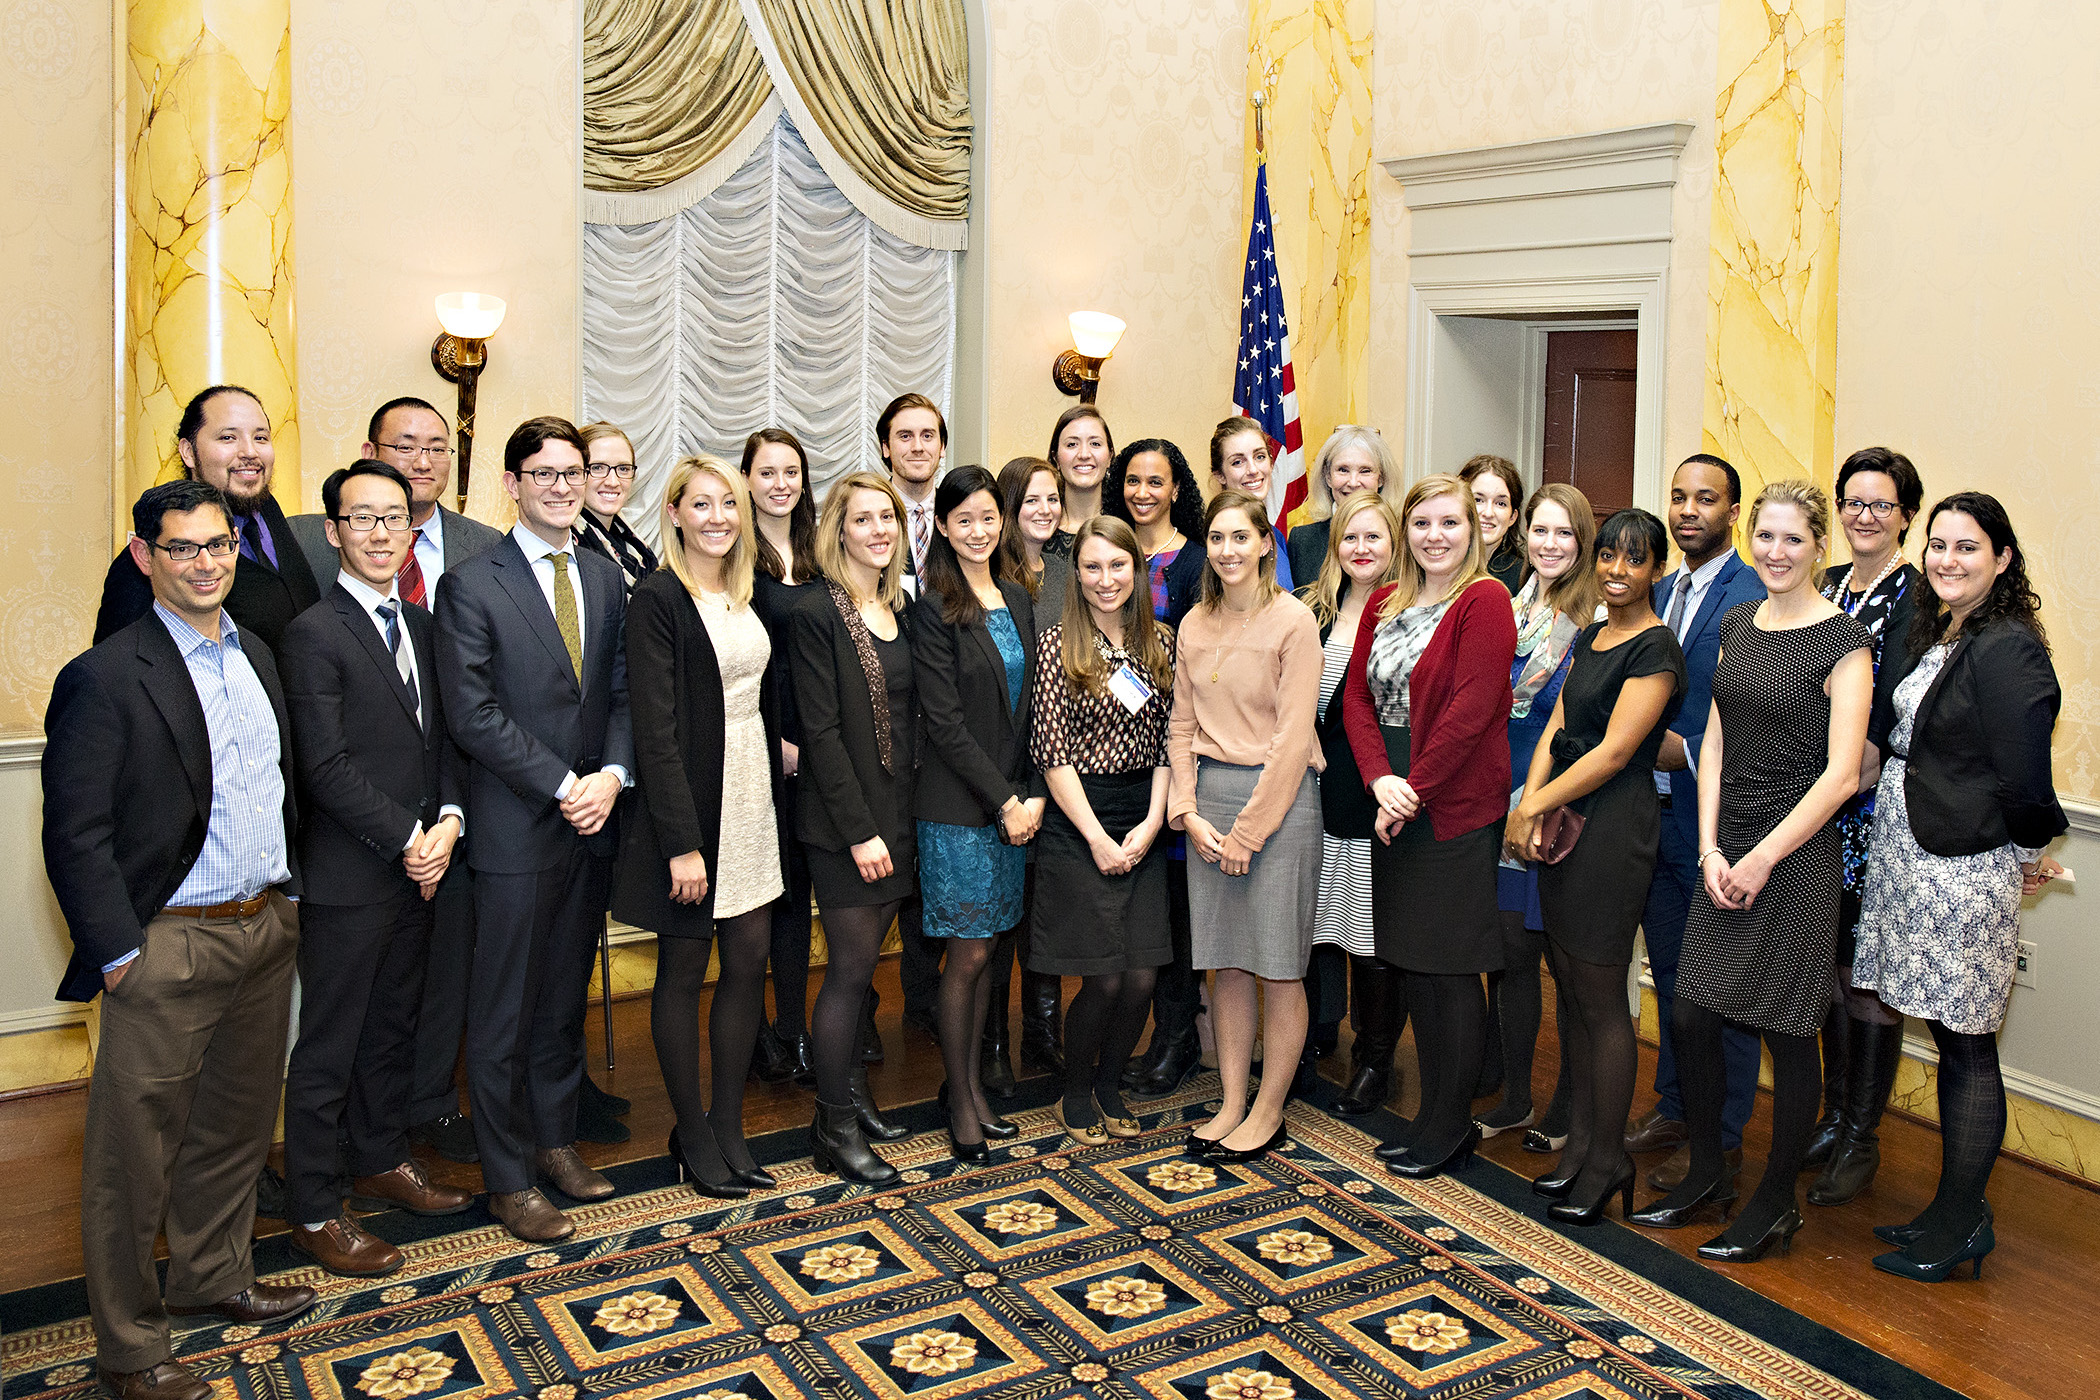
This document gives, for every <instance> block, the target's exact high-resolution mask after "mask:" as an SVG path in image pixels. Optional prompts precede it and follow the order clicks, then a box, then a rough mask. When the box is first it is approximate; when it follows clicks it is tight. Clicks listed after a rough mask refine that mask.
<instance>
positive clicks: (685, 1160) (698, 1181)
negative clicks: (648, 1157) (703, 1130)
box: [664, 1123, 751, 1201]
mask: <svg viewBox="0 0 2100 1400" xmlns="http://www.w3.org/2000/svg"><path fill="white" fill-rule="evenodd" d="M703 1126H705V1125H704V1123H703ZM708 1146H709V1147H714V1130H713V1129H712V1128H710V1129H708ZM664 1152H665V1154H666V1155H668V1156H669V1157H670V1159H671V1161H672V1163H673V1165H674V1166H676V1167H677V1169H678V1179H679V1180H680V1181H682V1182H684V1181H689V1182H691V1183H692V1184H693V1189H694V1190H695V1191H698V1192H699V1193H700V1194H701V1195H703V1196H712V1197H713V1198H714V1199H715V1200H718V1201H741V1200H742V1199H743V1198H744V1197H746V1196H748V1195H750V1194H751V1188H750V1187H748V1186H745V1185H743V1184H742V1183H740V1182H735V1181H711V1180H709V1179H708V1178H707V1177H706V1176H705V1175H703V1174H702V1173H701V1171H700V1169H699V1168H698V1167H695V1166H694V1165H693V1161H692V1159H691V1158H690V1157H688V1156H686V1155H685V1149H684V1148H683V1147H681V1146H680V1145H679V1142H678V1129H676V1128H673V1129H671V1140H670V1142H669V1143H668V1144H666V1145H665V1147H664ZM721 1155H722V1151H721V1149H720V1148H719V1147H716V1148H715V1157H716V1160H717V1161H720V1160H721ZM722 1170H723V1171H724V1172H725V1173H726V1172H729V1171H730V1170H731V1169H730V1166H729V1163H727V1162H722Z"/></svg>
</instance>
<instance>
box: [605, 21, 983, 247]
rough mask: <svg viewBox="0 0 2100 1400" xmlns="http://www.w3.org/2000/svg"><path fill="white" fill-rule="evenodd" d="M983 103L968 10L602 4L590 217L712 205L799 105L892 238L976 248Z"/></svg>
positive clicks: (828, 161)
mask: <svg viewBox="0 0 2100 1400" xmlns="http://www.w3.org/2000/svg"><path fill="white" fill-rule="evenodd" d="M969 92H970V82H969V43H968V33H967V30H966V27H965V24H964V20H963V12H962V0H586V3H585V7H584V34H583V146H584V152H583V169H584V186H585V190H584V217H585V218H586V219H587V220H589V221H590V222H593V223H643V222H649V221H652V220H654V219H659V218H663V217H666V216H668V215H669V214H672V213H675V212H677V211H678V210H679V209H682V208H685V207H687V206H689V205H692V204H695V203H698V202H699V201H700V200H701V199H704V198H705V197H706V196H707V195H708V194H709V193H711V192H712V191H713V190H714V189H715V188H716V187H717V186H719V185H720V184H721V182H722V181H723V180H725V179H727V178H728V177H729V176H730V175H731V174H733V173H734V172H735V170H736V168H737V166H739V165H740V164H742V162H743V161H744V159H745V158H746V157H748V156H749V155H750V153H751V152H752V151H753V150H755V149H757V146H758V143H759V142H760V140H762V139H763V137H764V135H765V133H766V131H768V130H770V129H771V127H772V125H773V122H774V120H775V119H776V117H777V116H778V115H779V113H780V111H781V110H782V108H783V107H784V108H785V109H786V111H787V114H788V116H789V118H790V120H792V121H793V122H794V123H795V127H796V129H797V130H798V131H799V132H800V133H801V134H802V139H803V140H804V141H805V142H806V143H807V144H808V146H809V148H810V150H811V152H812V154H814V155H815V156H816V158H817V163H818V164H819V165H820V166H822V167H823V169H824V173H825V174H826V175H827V176H829V177H830V178H831V181H832V183H833V184H835V185H837V186H838V188H839V191H840V192H841V193H842V194H844V195H845V196H846V198H847V199H848V200H850V201H851V202H852V203H853V205H854V207H855V208H857V209H859V210H860V212H861V213H863V214H865V215H867V217H868V218H869V219H870V220H872V221H873V222H874V223H875V224H876V225H877V226H878V227H880V228H882V229H884V230H886V231H887V232H889V233H891V234H893V235H895V236H896V237H898V238H901V239H903V240H905V241H907V242H909V243H913V244H917V245H919V246H921V247H928V248H961V247H962V246H963V244H964V231H965V228H966V222H965V221H966V220H967V218H968V215H969V201H970V97H969Z"/></svg>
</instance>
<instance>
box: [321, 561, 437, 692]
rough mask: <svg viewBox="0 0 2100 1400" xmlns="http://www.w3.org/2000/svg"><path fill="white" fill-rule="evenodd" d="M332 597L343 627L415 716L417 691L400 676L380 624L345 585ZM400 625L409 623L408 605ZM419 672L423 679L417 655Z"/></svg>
mask: <svg viewBox="0 0 2100 1400" xmlns="http://www.w3.org/2000/svg"><path fill="white" fill-rule="evenodd" d="M329 600H330V601H331V602H333V603H334V604H335V611H336V616H337V617H339V618H341V619H342V623H343V626H345V627H347V628H349V629H350V635H351V636H352V637H355V638H356V639H357V643H358V645H359V646H361V647H363V648H364V652H365V655H367V656H369V657H371V658H372V664H373V665H374V666H377V667H378V668H379V671H380V674H381V675H382V676H384V677H385V678H386V683H387V688H388V689H389V690H391V691H393V692H394V698H395V699H396V700H399V701H400V702H401V708H402V709H404V710H406V711H408V717H409V718H410V719H414V718H415V717H416V698H417V697H416V693H415V692H414V691H413V690H410V689H409V688H408V683H407V682H405V681H403V680H402V679H401V667H400V666H399V665H398V664H397V663H396V662H395V660H394V658H393V655H392V654H391V653H390V652H388V651H387V649H386V639H385V638H384V637H382V636H380V635H379V626H378V624H377V623H375V622H373V621H372V619H371V617H370V616H369V615H368V614H367V613H366V612H365V610H364V609H363V608H361V607H359V606H358V603H357V599H355V598H353V597H351V596H350V590H348V589H347V588H344V587H343V586H342V584H341V583H337V584H336V586H335V587H334V588H333V589H331V590H329ZM401 625H402V626H403V627H406V626H408V610H407V608H405V607H404V608H403V609H402V615H401ZM416 671H417V679H418V680H420V679H422V676H423V674H424V664H423V659H422V657H420V656H418V657H417V658H416Z"/></svg>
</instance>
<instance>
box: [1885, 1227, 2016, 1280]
mask: <svg viewBox="0 0 2100 1400" xmlns="http://www.w3.org/2000/svg"><path fill="white" fill-rule="evenodd" d="M1997 1247H1998V1232H1997V1230H1996V1229H1995V1228H1993V1226H1992V1224H1991V1217H1990V1216H1989V1215H1988V1214H1986V1215H1985V1216H1984V1217H1983V1219H1981V1220H1979V1221H1977V1222H1976V1228H1975V1229H1974V1230H1971V1231H1970V1232H1969V1238H1968V1239H1967V1240H1966V1241H1965V1242H1963V1244H1962V1246H1961V1247H1960V1248H1959V1249H1957V1250H1955V1251H1954V1253H1953V1254H1951V1255H1949V1256H1948V1257H1947V1258H1945V1259H1937V1260H1933V1261H1931V1262H1929V1263H1928V1262H1924V1261H1921V1260H1918V1259H1916V1258H1914V1257H1912V1255H1911V1253H1910V1251H1909V1250H1908V1249H1904V1250H1900V1251H1898V1252H1897V1253H1895V1254H1877V1255H1875V1256H1874V1267H1875V1268H1877V1269H1879V1270H1881V1271H1882V1272H1883V1273H1885V1274H1894V1275H1896V1277H1898V1278H1907V1279H1915V1280H1916V1281H1917V1282H1919V1283H1944V1282H1946V1280H1947V1275H1948V1274H1950V1273H1952V1272H1953V1271H1954V1270H1956V1269H1958V1268H1960V1267H1961V1266H1962V1265H1963V1264H1966V1263H1970V1262H1972V1261H1973V1262H1974V1264H1975V1266H1976V1277H1977V1278H1982V1277H1983V1257H1984V1256H1985V1255H1986V1254H1989V1253H1990V1252H1991V1251H1992V1250H1994V1249H1996V1248H1997Z"/></svg>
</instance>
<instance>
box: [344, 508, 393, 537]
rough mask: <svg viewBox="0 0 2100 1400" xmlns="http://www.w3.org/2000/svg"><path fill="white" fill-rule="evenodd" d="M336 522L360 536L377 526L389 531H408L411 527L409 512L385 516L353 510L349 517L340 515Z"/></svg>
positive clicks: (388, 513) (389, 513)
mask: <svg viewBox="0 0 2100 1400" xmlns="http://www.w3.org/2000/svg"><path fill="white" fill-rule="evenodd" d="M335 520H336V524H338V525H348V526H349V527H350V528H351V529H353V530H355V531H357V532H358V533H359V534H363V533H365V532H366V531H367V530H370V529H371V528H372V527H373V526H375V525H384V526H386V527H387V529H389V530H406V529H407V528H408V526H409V518H408V512H407V511H405V510H396V511H389V512H387V513H386V514H385V515H374V514H372V512H371V511H368V510H353V511H351V512H350V513H349V514H348V515H338V516H337V517H336V518H335Z"/></svg>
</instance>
